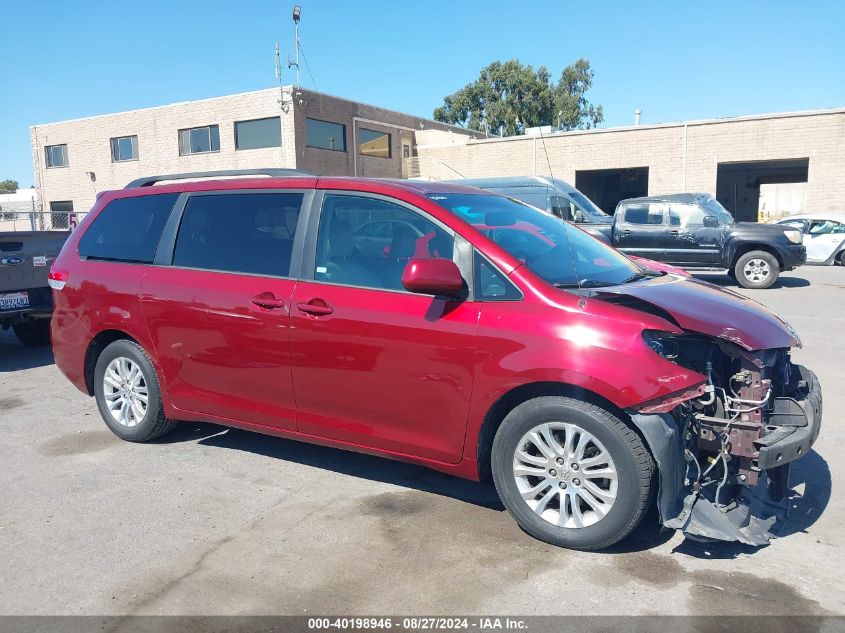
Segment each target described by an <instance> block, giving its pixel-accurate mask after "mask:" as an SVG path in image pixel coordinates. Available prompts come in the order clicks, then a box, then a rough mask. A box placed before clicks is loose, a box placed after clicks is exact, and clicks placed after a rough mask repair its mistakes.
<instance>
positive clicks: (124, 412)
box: [103, 356, 149, 427]
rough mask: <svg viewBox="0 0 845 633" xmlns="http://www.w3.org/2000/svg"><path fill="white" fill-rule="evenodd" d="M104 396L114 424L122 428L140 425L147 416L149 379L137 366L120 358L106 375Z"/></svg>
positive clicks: (104, 377) (108, 368)
mask: <svg viewBox="0 0 845 633" xmlns="http://www.w3.org/2000/svg"><path fill="white" fill-rule="evenodd" d="M103 397H104V399H105V401H106V407H108V410H109V413H110V414H111V416H112V418H114V421H115V422H117V423H118V424H120V425H121V426H126V427H133V426H137V425H138V424H140V423H141V422H142V421H143V419H144V416H145V415H146V414H147V402H148V399H149V393H148V391H147V380H146V378H145V377H144V373H143V372H142V371H141V367H140V366H139V365H138V363H136V362H134V361H132V360H130V359H129V358H126V357H123V356H119V357H118V358H115V359H114V360H112V361H111V362H110V363H109V365H108V367H106V372H105V374H104V375H103Z"/></svg>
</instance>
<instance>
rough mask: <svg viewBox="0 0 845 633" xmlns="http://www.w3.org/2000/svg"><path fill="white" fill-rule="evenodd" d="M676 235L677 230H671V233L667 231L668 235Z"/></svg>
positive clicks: (678, 232)
mask: <svg viewBox="0 0 845 633" xmlns="http://www.w3.org/2000/svg"><path fill="white" fill-rule="evenodd" d="M678 234H680V231H679V230H678V229H672V230H671V231H669V235H678Z"/></svg>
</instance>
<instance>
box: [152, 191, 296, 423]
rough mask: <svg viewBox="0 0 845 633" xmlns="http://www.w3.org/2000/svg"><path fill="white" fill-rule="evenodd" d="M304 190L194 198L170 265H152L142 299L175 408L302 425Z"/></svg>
mask: <svg viewBox="0 0 845 633" xmlns="http://www.w3.org/2000/svg"><path fill="white" fill-rule="evenodd" d="M302 200H303V193H296V192H273V193H231V192H227V193H225V194H217V193H207V194H193V195H191V196H190V197H189V198H188V201H187V204H186V206H185V209H184V212H183V214H182V218H181V222H180V225H179V229H178V233H177V236H176V240H175V246H174V249H173V265H172V266H152V267H150V269H149V272H147V273H146V275H145V277H144V279H143V280H142V287H141V304H142V306H143V310H144V316H145V318H146V320H147V323H148V326H149V329H150V332H151V335H152V338H153V343H154V345H155V347H156V355H157V357H158V359H159V362H160V365H161V370H162V372H163V373H164V375H165V384H166V387H167V393H168V395H169V397H170V400H171V402H172V403H173V405H174V406H176V407H178V408H179V409H182V410H184V411H186V412H196V413H200V414H206V415H212V416H215V417H221V418H226V419H229V420H234V421H241V422H246V423H249V424H255V425H261V426H268V427H277V428H283V429H295V428H296V414H295V405H294V400H293V391H292V386H291V373H290V340H289V337H290V299H291V295H292V294H293V291H294V287H295V286H296V281H295V280H294V279H292V278H291V277H292V276H293V275H292V274H291V270H290V268H291V260H292V252H293V242H294V235H295V232H296V227H297V224H298V218H299V213H300V208H301V206H302Z"/></svg>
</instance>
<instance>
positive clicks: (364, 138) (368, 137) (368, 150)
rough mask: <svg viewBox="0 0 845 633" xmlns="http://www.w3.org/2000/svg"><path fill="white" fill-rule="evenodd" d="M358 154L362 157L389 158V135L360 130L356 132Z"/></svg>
mask: <svg viewBox="0 0 845 633" xmlns="http://www.w3.org/2000/svg"><path fill="white" fill-rule="evenodd" d="M358 153H359V154H362V155H363V156H377V157H378V158H390V134H388V133H387V132H378V131H376V130H368V129H367V128H364V127H362V128H360V129H359V130H358Z"/></svg>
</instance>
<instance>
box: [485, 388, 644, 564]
mask: <svg viewBox="0 0 845 633" xmlns="http://www.w3.org/2000/svg"><path fill="white" fill-rule="evenodd" d="M547 424H550V425H552V426H553V427H555V428H551V427H546V426H544V425H547ZM537 429H547V430H550V431H551V435H552V438H553V439H555V440H556V441H557V447H558V448H562V449H563V451H562V452H561V451H556V450H554V448H552V451H553V455H561V457H559V458H558V457H555V459H553V460H552V461H548V460H546V458H545V457H543V451H541V450H537V449H538V445H537V444H535V443H534V440H532V439H531V437H532V436H531V433H532V432H536V433H537V435H536V436H534V437H538V438H540V439H542V438H543V436H544V431H538V430H537ZM585 434H587V435H589V436H591V439H589V440H587V439H586V437H585ZM582 441H583V444H584V447H586V448H583V447H582V449H581V451H580V453H579V452H578V451H576V450H575V449H577V448H578V447H579V445H580V443H581V442H582ZM561 443H562V444H561ZM545 446H546V449H549V448H550V447H551V446H552V445H551V443H548V442H546V444H545ZM567 446H571V447H574V448H573V450H566V448H567ZM517 451H519V452H517ZM579 454H580V457H579ZM526 455H527V456H528V458H529V459H530V462H526V461H525V459H523V458H524V457H525V456H526ZM565 455H569V456H570V458H568V459H567V458H565V457H564V456H565ZM608 457H609V460H608V459H607V458H608ZM558 459H560V460H561V461H563V462H564V463H563V465H561V464H560V462H558V461H557V460H558ZM577 459H583V460H584V462H585V464H586V462H588V461H589V462H591V463H590V464H589V465H584V466H581V465H579V464H578V463H577V461H575V460H577ZM544 460H545V463H544V464H543V465H542V466H541V465H540V464H541V463H543V462H544ZM491 466H492V470H493V481H494V483H495V484H496V490H497V491H498V493H499V497H500V498H501V500H502V503H503V504H504V505H505V507H506V508H507V509H508V512H510V514H511V515H512V516H513V518H514V519H515V520H516V522H517V523H518V524H519V525H520V527H522V529H523V530H525V531H526V532H527V533H528V534H530V535H531V536H533V537H535V538H538V539H540V540H541V541H545V542H546V543H551V544H552V545H558V546H560V547H566V548H570V549H578V550H599V549H603V548H606V547H609V546H611V545H613V544H614V543H617V542H618V541H620V540H622V539H623V538H625V537H626V536H628V534H630V533H631V531H632V530H633V529H634V528H635V527H637V525H638V524H639V523H640V521H641V520H642V518H643V515H644V514H645V512H646V510H647V509H648V507H649V505H650V504H651V502H652V494H653V490H654V474H655V466H654V460H653V459H652V457H651V454H650V453H649V452H648V450H647V449H646V448H645V446H644V445H643V442H642V440H641V439H640V437H639V435H637V434H636V433H635V432H634V431H633V430H632V429H631V428H630V427H629V426H627V425H626V424H625V423H624V422H623V421H622V420H620V419H619V418H618V417H616V416H615V415H613V414H612V413H610V412H608V411H606V410H604V409H602V408H600V407H598V406H595V405H592V404H588V403H586V402H582V401H580V400H575V399H573V398H566V397H560V396H547V397H542V398H535V399H533V400H529V401H527V402H524V403H522V404H521V405H519V406H517V407H516V408H515V409H514V410H513V411H511V412H510V413H509V414H508V415H507V417H505V419H504V421H503V422H502V424H501V426H500V427H499V429H498V431H497V432H496V437H495V438H494V440H493V450H492V455H491ZM614 470H615V477H616V482H615V484H614V483H613V482H612V481H611V479H610V478H608V479H601V478H596V477H590V476H589V475H590V473H591V472H594V473H596V474H601V473H610V472H612V471H614ZM526 472H531V473H534V472H537V473H541V472H542V473H543V475H542V477H540V476H534V475H526V474H525V473H526ZM612 476H613V475H611V477H612ZM538 482H539V483H538ZM555 484H556V486H555ZM534 490H538V492H537V493H536V495H535V494H534V492H533V491H534ZM596 491H597V492H598V494H595V495H594V494H593V492H596ZM614 493H615V498H613V499H612V500H610V497H612V496H613V494H614ZM523 495H529V496H530V499H529V500H526V498H525V497H524V496H523ZM587 495H589V498H592V500H593V503H588V502H587V498H588V496H587ZM547 497H549V499H547ZM600 497H602V498H604V499H607V500H609V501H599V499H600ZM544 500H545V501H546V504H547V505H545V509H544V510H543V501H544ZM529 504H534V506H535V507H536V508H537V509H534V508H532V506H531V505H529ZM561 504H563V506H561ZM573 504H576V505H573ZM593 508H599V509H598V510H594V509H593ZM538 509H539V510H542V512H541V514H542V516H541V514H538ZM579 515H580V518H579ZM579 524H580V525H579Z"/></svg>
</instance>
